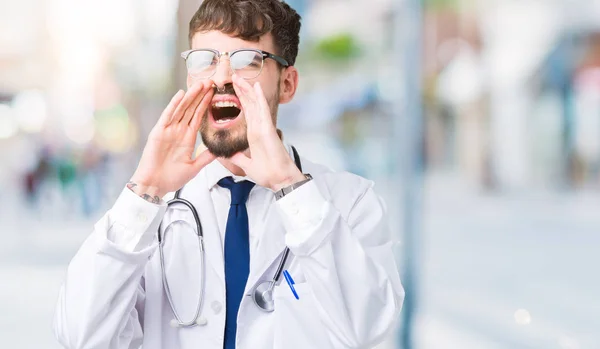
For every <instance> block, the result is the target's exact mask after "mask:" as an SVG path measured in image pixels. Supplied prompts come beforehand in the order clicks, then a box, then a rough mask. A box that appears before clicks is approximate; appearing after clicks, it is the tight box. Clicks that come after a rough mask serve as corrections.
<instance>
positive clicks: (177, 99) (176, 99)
mask: <svg viewBox="0 0 600 349" xmlns="http://www.w3.org/2000/svg"><path fill="white" fill-rule="evenodd" d="M184 95H185V92H183V90H179V91H177V93H176V94H175V95H174V96H173V98H171V101H170V102H169V104H168V105H167V107H166V108H165V110H164V111H163V112H162V114H161V116H160V118H159V119H158V122H157V124H158V125H161V126H166V125H167V123H168V122H169V120H170V119H171V116H172V115H173V112H174V111H175V108H177V106H178V105H179V103H181V99H182V98H183V96H184Z"/></svg>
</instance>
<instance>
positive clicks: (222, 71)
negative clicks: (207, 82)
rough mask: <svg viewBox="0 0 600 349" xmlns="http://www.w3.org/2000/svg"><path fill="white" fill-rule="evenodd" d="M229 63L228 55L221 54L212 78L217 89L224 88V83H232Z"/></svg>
mask: <svg viewBox="0 0 600 349" xmlns="http://www.w3.org/2000/svg"><path fill="white" fill-rule="evenodd" d="M231 76H232V73H231V64H230V62H229V57H228V56H225V55H223V56H221V59H220V62H219V65H217V71H216V72H215V75H213V77H212V80H213V82H214V84H215V86H216V87H217V89H218V90H224V89H225V85H227V84H231V83H233V81H232V80H231Z"/></svg>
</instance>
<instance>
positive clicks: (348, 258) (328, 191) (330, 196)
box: [54, 148, 404, 349]
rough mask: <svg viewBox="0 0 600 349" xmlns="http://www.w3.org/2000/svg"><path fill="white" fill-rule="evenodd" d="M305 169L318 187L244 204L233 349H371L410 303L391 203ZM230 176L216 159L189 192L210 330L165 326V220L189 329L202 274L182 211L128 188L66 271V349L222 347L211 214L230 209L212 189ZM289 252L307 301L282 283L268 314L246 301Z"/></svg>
mask: <svg viewBox="0 0 600 349" xmlns="http://www.w3.org/2000/svg"><path fill="white" fill-rule="evenodd" d="M288 149H289V148H288ZM302 166H303V172H305V173H310V174H311V175H312V176H313V177H314V179H313V180H312V181H311V182H309V183H307V184H305V185H303V186H301V187H300V188H298V189H296V190H294V191H293V192H292V193H290V194H288V195H286V196H285V197H283V198H282V199H280V200H278V201H275V199H274V195H273V193H272V192H271V191H270V190H268V189H265V188H261V187H255V188H254V189H253V192H252V193H251V197H250V198H249V200H248V204H247V205H248V207H249V208H248V210H249V216H253V217H254V219H252V217H251V219H250V234H251V241H250V249H251V251H250V254H251V262H250V275H249V278H248V283H247V286H246V292H245V294H246V296H245V297H244V298H243V300H242V302H241V304H240V308H239V312H238V320H237V321H238V325H237V338H236V343H237V345H236V348H237V349H268V348H277V349H279V348H281V349H283V348H286V349H294V348H297V349H308V348H318V349H327V348H336V349H337V348H371V347H372V346H374V345H376V344H378V343H379V342H381V341H382V340H383V339H384V338H385V336H386V335H388V334H389V333H390V331H391V330H392V328H393V327H394V325H395V323H396V319H397V318H398V316H399V312H400V309H401V306H402V302H403V297H404V291H403V288H402V285H401V282H400V278H399V276H398V269H397V266H396V263H395V259H394V254H393V242H392V239H391V237H390V233H389V230H388V229H387V219H386V216H385V206H384V205H383V203H382V202H381V200H380V198H379V197H378V196H377V195H376V194H375V193H374V191H373V189H372V182H370V181H368V180H365V179H363V178H361V177H359V176H356V175H353V174H350V173H346V172H333V171H331V170H329V169H327V168H325V167H323V166H320V165H317V164H314V163H311V162H309V161H307V160H306V159H304V158H303V159H302ZM223 171H226V172H227V173H228V171H227V170H225V168H224V167H223V166H222V165H221V164H220V163H218V162H217V161H214V162H213V163H211V164H209V165H208V166H207V167H206V168H204V169H203V170H202V171H201V172H200V173H199V174H198V176H196V178H194V179H193V180H192V181H190V182H189V183H188V184H187V185H186V186H185V188H184V190H183V191H182V197H184V198H186V199H187V200H189V201H190V202H191V203H192V204H193V205H194V206H195V207H196V209H197V211H198V214H199V216H200V220H201V222H202V227H203V231H204V239H205V247H206V258H205V260H206V268H205V269H204V270H205V272H206V287H205V292H206V293H205V299H204V300H203V306H202V312H201V316H202V317H203V318H204V319H205V320H206V324H205V325H204V326H195V327H193V328H172V327H171V326H170V321H171V320H172V319H173V318H174V317H173V313H172V311H171V308H170V306H169V302H168V301H167V298H166V297H165V293H164V291H163V283H162V278H161V268H160V260H159V253H158V251H157V238H156V236H157V234H156V232H157V229H158V228H159V224H160V223H161V221H163V224H162V228H164V227H165V226H167V225H168V224H169V222H174V221H177V220H180V221H179V222H175V223H173V225H172V226H171V228H170V230H169V231H168V233H167V235H166V238H165V240H166V242H165V247H164V250H165V256H166V257H165V269H166V275H167V278H168V282H169V286H170V289H171V293H172V295H173V301H174V303H175V308H176V310H177V311H178V312H179V313H180V316H181V317H182V319H183V320H186V321H187V320H189V319H191V318H192V317H193V315H194V312H195V310H196V305H197V302H198V294H199V292H200V272H201V268H200V264H199V252H198V244H197V240H196V237H195V228H194V229H192V227H195V223H194V222H193V219H192V216H191V213H190V212H189V210H184V209H182V207H181V206H173V207H171V208H169V209H168V210H167V206H166V204H165V203H161V204H159V205H154V204H151V203H149V202H146V201H145V200H143V199H141V198H139V197H138V196H137V195H135V194H134V193H133V192H131V191H130V190H129V189H124V190H123V192H122V194H121V196H120V197H119V199H118V200H117V202H116V203H115V205H114V206H113V208H112V209H111V210H109V211H108V212H107V214H106V215H104V217H103V218H102V219H100V220H99V221H98V223H97V224H96V225H95V228H94V231H93V233H92V234H91V235H90V236H89V237H88V238H87V240H86V241H85V242H84V244H83V245H82V246H81V248H80V249H79V251H78V252H77V254H76V255H75V257H74V258H73V259H72V261H71V263H70V264H69V267H68V270H67V276H66V280H65V282H64V284H63V286H62V288H61V291H60V295H59V299H58V303H57V307H56V313H55V321H54V329H55V333H56V336H57V338H58V340H59V342H60V343H61V344H62V345H63V346H64V347H66V348H70V349H83V348H114V349H126V348H127V349H132V348H139V347H143V348H144V349H158V348H166V349H176V348H182V349H188V348H189V349H192V348H194V349H222V348H223V335H224V326H225V309H224V308H225V281H224V280H225V279H224V259H223V245H222V239H221V238H220V236H222V235H223V232H222V231H220V230H222V229H223V228H221V227H220V224H219V220H220V219H221V216H222V215H225V216H226V215H227V212H219V215H217V214H215V212H216V211H223V210H217V209H216V208H215V206H214V204H213V200H212V197H211V190H212V189H210V185H211V184H214V183H213V182H215V181H216V179H215V178H214V177H215V176H216V175H220V174H222V173H223ZM229 175H231V174H229ZM220 189H223V188H220ZM255 190H256V193H257V194H256V195H255V194H254V191H255ZM259 194H260V195H259ZM253 200H254V201H253ZM253 208H254V212H255V213H254V214H253ZM181 220H183V221H184V222H182V221H181ZM221 220H222V219H221ZM187 224H189V225H187ZM221 225H222V224H221ZM286 245H287V246H289V247H290V250H291V256H292V257H291V258H290V262H289V263H287V267H286V268H287V269H288V270H289V272H290V274H291V275H292V277H293V278H294V281H295V282H296V284H295V288H296V291H297V292H298V295H299V298H300V299H299V300H297V299H296V298H295V297H294V296H293V294H292V292H291V290H290V288H289V287H288V285H287V283H285V281H284V282H282V283H280V284H279V285H278V286H276V287H275V291H274V298H275V311H274V312H272V313H266V312H264V311H262V310H260V309H259V308H258V307H257V306H256V305H255V304H254V303H253V301H252V297H250V296H249V295H250V294H251V291H252V289H253V287H254V286H255V285H256V284H257V283H259V282H260V281H262V280H268V279H271V278H272V276H273V274H274V270H275V268H276V267H277V264H278V262H279V258H280V256H281V253H282V251H283V250H284V248H285V246H286Z"/></svg>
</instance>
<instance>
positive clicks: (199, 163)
mask: <svg viewBox="0 0 600 349" xmlns="http://www.w3.org/2000/svg"><path fill="white" fill-rule="evenodd" d="M216 158H217V157H216V156H214V155H213V154H212V153H211V152H210V151H208V149H207V150H205V151H203V152H202V153H200V154H198V156H196V158H195V159H194V164H193V166H194V170H195V171H196V173H197V172H200V170H202V169H203V168H204V167H205V166H206V165H208V164H210V163H211V162H213V161H214V160H215V159H216Z"/></svg>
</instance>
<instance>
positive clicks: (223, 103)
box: [212, 101, 240, 109]
mask: <svg viewBox="0 0 600 349" xmlns="http://www.w3.org/2000/svg"><path fill="white" fill-rule="evenodd" d="M212 106H213V107H214V108H225V107H236V108H238V109H239V108H240V107H239V106H238V105H237V103H235V102H229V101H220V102H216V103H214V104H213V105H212Z"/></svg>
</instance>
